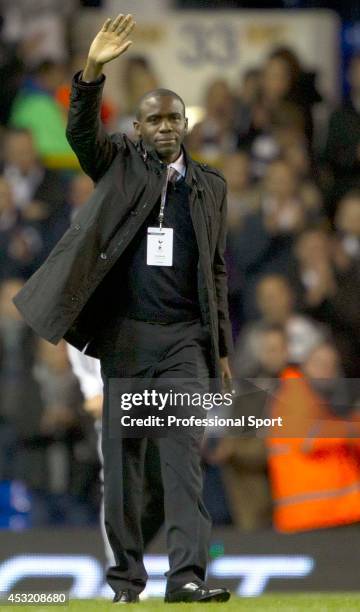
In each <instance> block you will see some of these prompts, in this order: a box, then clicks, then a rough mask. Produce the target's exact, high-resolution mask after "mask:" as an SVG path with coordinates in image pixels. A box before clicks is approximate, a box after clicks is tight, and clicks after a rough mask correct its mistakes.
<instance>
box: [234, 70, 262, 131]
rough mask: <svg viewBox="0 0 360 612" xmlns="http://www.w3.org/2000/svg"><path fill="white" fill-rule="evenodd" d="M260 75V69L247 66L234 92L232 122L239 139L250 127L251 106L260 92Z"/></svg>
mask: <svg viewBox="0 0 360 612" xmlns="http://www.w3.org/2000/svg"><path fill="white" fill-rule="evenodd" d="M260 77H261V71H260V70H259V69H258V68H248V69H247V70H246V71H245V73H244V74H243V75H242V78H241V80H240V84H239V87H238V88H237V90H236V92H235V118H234V123H235V126H236V130H237V132H238V135H239V138H240V139H241V138H242V136H244V135H245V134H247V133H248V131H249V129H250V125H251V115H252V108H253V106H254V104H255V103H256V101H257V100H258V97H259V93H260Z"/></svg>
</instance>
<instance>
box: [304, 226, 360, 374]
mask: <svg viewBox="0 0 360 612" xmlns="http://www.w3.org/2000/svg"><path fill="white" fill-rule="evenodd" d="M342 250H343V247H342V245H341V243H339V242H338V241H337V240H336V239H335V238H334V236H332V235H331V234H327V233H326V232H324V231H322V230H318V229H315V230H311V229H310V230H307V231H305V232H304V233H303V234H301V236H300V237H299V239H298V241H297V243H296V246H295V250H294V252H295V268H294V271H293V283H294V288H295V290H296V292H297V300H298V305H299V308H300V309H301V310H302V312H304V313H305V314H308V315H309V316H311V317H312V318H314V319H316V320H317V321H320V322H322V323H325V324H326V325H328V326H329V328H330V329H331V331H332V334H333V337H334V341H335V344H336V346H337V349H338V350H339V352H340V355H341V359H342V362H343V365H344V370H345V374H346V376H349V377H351V378H358V376H359V374H360V359H359V356H360V335H359V330H360V309H359V301H360V293H359V291H360V283H359V272H360V270H359V266H358V265H357V263H356V262H353V261H352V260H351V259H350V258H348V257H345V255H346V253H345V252H342Z"/></svg>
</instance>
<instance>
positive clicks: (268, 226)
mask: <svg viewBox="0 0 360 612" xmlns="http://www.w3.org/2000/svg"><path fill="white" fill-rule="evenodd" d="M312 217H313V212H312V211H311V212H310V211H308V210H307V209H306V207H305V205H304V203H303V201H302V198H301V188H300V185H299V183H298V181H297V178H296V175H295V174H294V172H293V170H292V169H291V167H290V165H289V164H288V163H287V162H286V161H285V160H280V159H279V160H277V161H274V162H272V163H271V164H270V165H269V167H268V170H267V173H266V177H265V180H264V183H263V186H262V189H261V193H260V208H259V210H258V211H257V212H254V213H252V214H249V215H247V217H245V219H244V222H243V224H242V226H241V227H240V228H239V229H238V230H237V231H234V232H230V233H229V237H228V256H229V263H230V268H229V289H230V293H231V294H236V293H237V292H240V293H241V300H242V304H243V313H242V316H243V318H244V319H245V321H247V320H249V319H254V318H256V316H257V312H256V305H255V287H256V285H257V283H258V281H259V279H260V278H261V277H262V276H264V275H265V274H284V275H287V274H288V272H289V269H290V262H291V257H292V248H293V244H294V240H295V238H296V236H297V234H298V233H299V232H300V231H302V230H303V229H304V228H305V227H306V224H307V223H308V222H309V220H310V219H311V218H312Z"/></svg>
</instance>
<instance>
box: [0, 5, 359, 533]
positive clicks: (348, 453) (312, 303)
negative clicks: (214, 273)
mask: <svg viewBox="0 0 360 612" xmlns="http://www.w3.org/2000/svg"><path fill="white" fill-rule="evenodd" d="M65 5H66V3H65ZM36 45H37V40H36V39H35V38H33V39H29V40H27V41H26V44H25V43H24V41H23V40H21V39H19V40H17V41H12V42H11V43H9V42H8V41H6V40H5V39H4V38H2V39H1V31H0V50H1V55H0V80H1V84H2V88H1V89H2V93H1V96H0V397H1V400H0V402H1V403H0V481H3V482H7V481H12V480H14V481H21V482H23V483H25V484H26V486H27V487H28V488H29V490H30V491H31V499H32V512H31V521H32V524H33V525H53V524H71V525H84V524H89V523H92V522H94V521H96V520H97V508H98V503H99V486H98V481H97V474H98V471H99V464H98V459H97V454H96V436H95V433H94V430H93V423H92V417H91V415H90V414H89V413H87V412H86V410H84V408H83V399H84V398H83V396H82V394H81V390H80V386H79V383H78V381H77V379H76V377H75V375H74V373H73V372H72V369H71V366H70V363H69V359H68V356H67V351H66V346H65V344H64V343H60V344H59V345H57V346H53V345H50V344H49V343H47V342H45V341H43V340H41V339H39V338H38V337H36V336H35V335H34V334H33V333H32V332H31V330H29V329H28V328H27V327H26V326H25V324H24V323H23V321H22V320H21V317H20V315H19V313H18V311H17V310H16V308H15V307H14V305H13V304H12V297H13V296H14V294H15V293H16V292H17V291H18V290H19V288H20V287H21V286H22V284H23V283H24V281H25V280H26V279H27V278H29V276H30V275H31V274H33V272H34V271H35V270H36V269H37V268H38V267H39V265H40V264H41V263H42V262H43V261H44V259H45V258H46V257H47V255H48V254H49V252H50V251H51V249H52V247H53V246H54V245H55V243H56V242H57V240H58V239H59V238H60V236H61V235H62V234H63V233H64V231H65V230H66V228H67V227H68V225H69V223H70V221H71V219H72V218H73V216H74V215H75V214H76V211H77V210H78V208H79V207H81V206H82V205H83V203H84V202H86V200H87V198H88V197H89V195H90V194H91V192H92V189H93V184H92V181H91V180H90V179H89V178H88V177H87V176H85V175H84V174H82V172H81V170H80V168H79V167H78V165H77V160H76V159H75V157H74V155H73V153H72V151H71V149H70V147H69V145H68V143H67V142H66V139H65V124H66V114H67V108H68V104H69V88H70V82H71V76H72V74H73V73H74V72H75V70H76V69H78V67H79V66H81V61H82V58H78V57H76V58H75V59H74V58H73V59H72V61H71V64H69V63H68V62H66V61H65V60H64V59H62V54H61V53H59V56H58V58H57V59H54V58H52V59H48V58H47V57H45V56H43V57H38V54H37V53H34V54H33V55H32V56H31V54H30V56H31V57H33V58H35V59H36V61H35V59H34V61H33V62H32V63H31V62H30V63H29V48H30V49H37V47H36ZM124 64H125V66H124V80H125V87H124V89H125V91H126V99H127V102H126V105H125V107H124V108H122V109H120V110H119V109H118V108H116V107H114V105H113V104H112V103H110V102H109V101H108V100H106V99H105V100H104V103H103V107H102V119H103V121H104V123H105V124H106V126H107V128H108V130H109V131H116V130H119V129H120V130H123V131H127V132H128V133H129V134H130V135H131V117H132V115H133V112H134V106H135V103H136V100H137V99H138V98H139V97H140V96H141V95H142V93H144V91H146V90H149V89H152V88H154V87H156V86H157V84H159V85H160V83H158V78H157V75H156V74H155V71H154V69H153V67H152V66H151V65H150V63H149V61H148V59H147V58H146V57H142V56H141V57H140V56H135V55H133V56H130V59H128V60H124ZM347 76H348V83H349V95H348V97H347V98H346V99H344V100H343V102H342V103H341V104H340V105H339V106H338V107H337V108H332V106H331V102H330V101H329V100H326V99H324V98H323V96H322V93H321V91H319V90H318V89H317V84H316V75H314V74H312V73H310V72H308V71H306V69H305V68H304V67H303V66H302V65H301V62H300V60H299V58H298V57H297V55H296V54H295V53H294V51H293V50H292V49H290V48H285V47H282V48H276V49H273V50H271V52H270V53H269V54H268V57H267V58H266V60H265V61H264V62H263V63H262V64H261V65H258V66H253V67H251V68H249V69H248V70H247V71H246V72H245V74H243V75H241V77H240V76H239V81H238V83H237V84H236V85H235V86H233V85H230V84H229V83H228V82H227V81H226V80H224V79H223V78H222V77H221V76H219V77H217V78H215V79H214V80H213V81H212V82H210V83H209V84H208V87H207V90H206V91H204V92H203V117H202V119H201V121H200V122H198V123H197V124H196V125H194V127H193V128H192V130H191V132H190V133H189V135H188V138H187V143H186V144H187V147H188V148H189V150H190V152H191V154H192V155H193V157H194V158H195V159H197V160H200V161H204V162H207V163H209V164H212V165H215V166H216V167H218V168H219V169H221V170H222V171H223V173H224V175H225V177H226V179H227V182H228V248H227V264H228V272H229V303H230V314H231V321H232V325H233V335H234V340H235V353H234V356H233V360H232V361H233V370H234V374H235V378H236V379H237V380H238V381H240V383H239V387H240V388H239V394H238V397H239V400H238V402H237V406H236V408H237V409H239V410H240V411H247V412H248V413H249V414H252V413H253V412H254V411H257V410H261V409H262V407H263V405H264V401H265V400H264V394H263V393H262V392H261V391H259V388H257V387H256V380H259V381H261V380H263V379H268V380H270V381H272V382H273V383H274V384H278V385H280V386H281V388H282V390H283V393H284V394H285V395H286V393H287V396H288V397H289V399H287V400H286V402H288V403H286V402H285V405H286V407H287V408H289V406H294V410H295V409H296V410H298V411H299V412H301V410H304V414H305V413H306V414H307V415H309V414H310V420H311V418H312V419H313V424H314V423H318V422H321V421H322V420H326V419H327V418H338V419H350V420H349V422H350V423H352V420H351V416H352V415H353V414H356V411H357V409H358V408H359V406H360V404H359V400H360V389H357V386H356V384H353V385H350V384H348V383H347V382H346V381H347V380H353V381H354V380H355V379H359V377H360V308H359V303H360V56H354V57H353V58H352V60H351V63H350V65H349V69H348V75H347ZM319 106H321V107H322V108H325V110H326V113H327V116H328V120H327V121H326V122H325V123H322V124H318V122H317V121H316V119H315V117H316V116H317V114H316V112H315V111H316V109H317V108H318V107H319ZM326 113H325V114H326ZM291 372H292V374H293V377H292V379H294V380H296V381H297V387H296V398H297V401H295V399H294V398H293V397H292V398H291V399H290V396H291V393H290V391H287V389H288V388H287V386H286V385H288V384H289V383H288V380H289V377H290V378H291V376H290V374H291ZM245 380H251V381H252V384H253V385H255V387H256V388H257V391H258V392H257V393H251V391H250V390H249V389H248V388H247V387H246V383H245V382H244V381H245ZM242 381H243V382H242ZM307 381H309V384H307ZM355 382H356V381H355ZM310 383H311V384H310ZM260 386H261V385H260ZM267 397H269V396H268V395H267ZM276 401H280V399H278V400H276ZM289 402H290V403H289ZM276 409H279V410H280V408H279V407H278V408H276V406H272V410H275V411H276ZM319 411H322V412H321V415H320V416H319ZM318 433H319V435H318V437H317V438H312V443H313V446H314V448H313V447H312V446H311V444H312V443H311V444H310V447H309V448H308V449H307V451H306V453H305V451H304V450H303V449H302V448H300V447H301V444H300V443H299V439H298V440H297V445H296V447H295V446H294V445H292V444H290V443H289V444H288V448H287V450H286V452H285V451H284V449H283V456H282V455H281V452H279V445H277V444H276V440H268V441H266V440H264V439H261V438H259V437H256V436H254V435H249V436H245V437H241V438H231V437H225V438H223V439H222V440H220V441H214V440H210V441H208V443H207V444H206V445H205V447H204V466H205V501H206V504H207V506H208V508H209V510H210V512H211V514H212V516H213V519H214V522H215V523H216V524H227V523H233V524H235V525H237V526H238V527H239V528H241V529H244V530H252V529H260V528H264V527H267V526H270V525H271V524H273V525H274V526H275V527H276V528H277V529H279V530H280V531H297V530H301V529H309V528H317V527H321V526H329V525H337V524H342V523H348V522H352V521H358V520H359V519H360V510H359V508H360V504H359V500H358V496H359V495H360V454H359V453H358V446H357V438H356V437H355V438H353V439H352V438H349V437H347V436H346V435H345V434H342V433H341V432H340V433H341V435H340V433H339V432H338V433H337V435H336V436H335V437H334V436H331V435H329V433H326V431H323V432H318ZM290 437H291V436H289V439H290ZM301 439H302V440H303V441H306V439H307V434H306V432H302V434H301ZM330 439H331V443H330V442H326V440H330ZM320 440H321V442H322V443H320ZM288 441H289V440H288V439H287V442H288ZM280 446H281V445H280ZM326 461H328V464H327V463H326ZM311 462H312V463H311ZM314 462H315V463H316V464H317V465H320V464H321V469H322V472H321V473H320V468H319V473H318V480H317V481H316V482H315V481H314V480H313V481H312V482H311V483H309V482H306V477H304V474H306V475H307V476H308V477H309V480H310V476H309V475H310V474H314V465H315V463H314ZM339 464H340V467H339ZM336 466H338V467H337V468H336ZM336 469H337V470H338V472H339V473H338V477H337V478H335V476H334V471H335V470H336ZM329 473H331V476H332V477H331V478H329ZM300 474H301V475H302V476H301V478H302V479H304V478H305V482H301V483H300V482H299V480H297V478H298V477H299V478H300ZM290 481H291V484H290ZM329 489H331V490H332V492H333V495H332V500H331V502H330V503H328V499H327V498H326V493H327V492H328V491H329ZM344 490H346V493H344ZM304 491H305V492H306V494H308V495H309V496H310V497H311V496H314V495H315V496H316V494H317V493H319V491H320V492H321V493H322V498H323V500H324V499H325V501H326V504H327V510H326V512H325V515H324V511H323V508H324V506H321V507H320V505H319V507H318V508H317V509H314V508H313V507H311V508H308V507H307V506H306V505H305V504H306V501H307V498H306V495H305V497H304V498H303V499H302V501H301V504H302V506H301V507H300V509H299V508H297V509H295V508H292V510H291V512H290V514H291V516H290V517H289V515H286V516H284V513H283V510H281V508H282V509H283V508H284V506H285V507H286V504H287V501H286V500H288V499H289V498H291V497H292V496H296V495H297V494H300V493H301V495H303V496H304ZM334 491H335V493H334ZM0 495H1V493H0ZM344 495H345V497H344ZM320 497H321V495H320ZM284 500H285V502H284ZM338 501H339V503H340V505H339V507H337V502H338ZM322 503H324V502H322ZM1 506H2V504H1V499H0V514H1ZM340 506H341V507H340ZM279 509H280V510H279ZM300 511H302V512H300ZM304 513H305V514H306V515H308V516H311V517H312V519H311V520H310V519H309V522H308V523H306V524H303V523H302V522H301V521H302V519H301V520H300V519H298V518H297V516H298V515H299V516H300V514H302V516H304ZM324 521H325V522H324ZM7 526H8V527H11V523H10V524H9V525H7ZM0 527H1V523H0Z"/></svg>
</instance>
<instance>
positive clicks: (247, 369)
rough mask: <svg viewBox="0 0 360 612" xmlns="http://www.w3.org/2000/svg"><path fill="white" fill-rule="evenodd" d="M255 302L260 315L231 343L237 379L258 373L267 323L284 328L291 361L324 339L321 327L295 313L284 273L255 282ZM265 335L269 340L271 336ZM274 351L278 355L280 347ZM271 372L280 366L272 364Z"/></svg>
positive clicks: (261, 365) (295, 361)
mask: <svg viewBox="0 0 360 612" xmlns="http://www.w3.org/2000/svg"><path fill="white" fill-rule="evenodd" d="M256 305H257V310H258V312H259V315H260V318H259V319H258V320H257V321H255V322H253V323H248V325H246V326H245V327H244V329H243V330H242V332H241V334H240V336H239V338H238V341H237V343H236V346H235V353H234V362H233V368H234V372H235V374H236V375H237V376H238V377H239V378H245V377H251V378H253V377H255V376H261V371H262V367H263V359H264V355H263V353H262V351H263V347H264V341H263V335H264V330H267V329H268V327H269V325H270V326H274V325H275V326H280V327H281V328H282V329H283V330H284V333H285V336H286V341H287V358H288V360H289V363H292V364H300V363H301V362H302V361H303V359H304V356H305V355H306V354H307V352H308V351H309V349H310V348H311V347H313V346H315V345H317V344H318V343H319V341H320V340H322V339H324V338H325V334H326V329H325V328H324V329H321V328H319V325H316V324H315V323H314V322H313V321H312V320H311V319H309V318H308V317H305V316H304V315H301V314H299V313H298V312H296V310H295V294H294V292H293V290H292V288H291V286H290V283H289V281H288V280H287V278H286V277H284V276H280V275H267V276H264V277H263V278H262V279H261V280H260V281H259V283H258V285H257V287H256ZM268 336H269V338H268V339H269V341H270V340H271V339H272V336H271V334H269V335H268ZM276 338H279V334H277V335H276V334H275V340H276ZM275 340H274V342H275ZM278 354H279V355H280V356H281V351H280V350H279V351H278ZM265 359H266V356H265ZM270 363H271V359H268V360H267V364H268V366H267V367H268V368H271V366H270ZM275 366H276V360H274V367H275ZM275 371H280V369H279V368H278V367H277V366H276V367H275Z"/></svg>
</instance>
